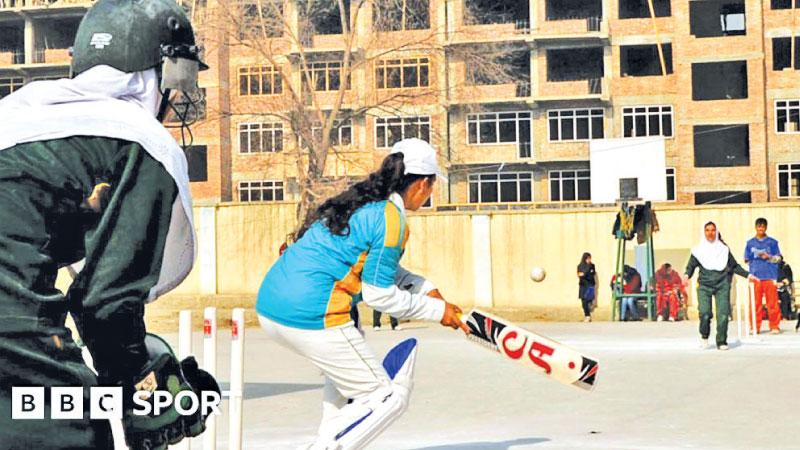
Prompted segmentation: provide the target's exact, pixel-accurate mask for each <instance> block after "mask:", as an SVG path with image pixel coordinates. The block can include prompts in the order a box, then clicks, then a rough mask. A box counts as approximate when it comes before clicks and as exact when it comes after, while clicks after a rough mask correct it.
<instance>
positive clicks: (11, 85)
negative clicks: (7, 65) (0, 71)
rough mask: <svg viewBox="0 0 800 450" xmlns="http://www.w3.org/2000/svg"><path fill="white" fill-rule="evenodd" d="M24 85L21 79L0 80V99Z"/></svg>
mask: <svg viewBox="0 0 800 450" xmlns="http://www.w3.org/2000/svg"><path fill="white" fill-rule="evenodd" d="M24 84H25V80H24V79H23V78H22V77H14V78H0V98H3V97H5V96H6V95H8V94H10V93H12V92H14V91H16V90H17V89H19V88H21V87H22V86H23V85H24Z"/></svg>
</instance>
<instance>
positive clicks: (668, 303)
mask: <svg viewBox="0 0 800 450" xmlns="http://www.w3.org/2000/svg"><path fill="white" fill-rule="evenodd" d="M681 297H682V298H686V291H685V290H684V289H683V281H682V280H681V276H680V275H678V272H676V271H674V270H672V264H670V263H664V264H663V265H662V266H661V268H660V269H658V271H656V314H657V315H658V316H657V318H656V320H657V321H659V322H661V321H663V320H664V317H668V318H669V321H670V322H675V320H677V318H678V309H679V308H680V307H681ZM665 308H669V311H668V312H669V315H665V314H664V309H665Z"/></svg>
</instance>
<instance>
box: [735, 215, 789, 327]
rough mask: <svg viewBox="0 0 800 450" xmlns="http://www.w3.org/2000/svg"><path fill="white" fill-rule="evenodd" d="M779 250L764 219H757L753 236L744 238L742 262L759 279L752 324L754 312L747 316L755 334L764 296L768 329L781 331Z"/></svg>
mask: <svg viewBox="0 0 800 450" xmlns="http://www.w3.org/2000/svg"><path fill="white" fill-rule="evenodd" d="M782 259H783V257H782V256H781V249H780V248H779V247H778V241H777V240H775V239H773V238H771V237H769V236H767V219H765V218H763V217H759V218H758V219H756V235H755V237H753V238H751V239H750V240H749V241H747V244H745V248H744V262H746V263H748V264H749V265H750V273H752V274H753V276H755V277H756V278H758V281H754V282H753V285H754V286H753V287H754V291H755V298H754V299H753V302H752V305H751V306H752V307H754V308H755V311H756V314H755V316H756V323H755V325H754V324H753V323H752V321H753V317H752V316H753V315H752V314H751V315H750V317H748V320H749V321H750V322H751V323H750V326H751V328H752V327H753V326H755V330H756V332H757V333H760V332H761V320H762V319H761V308H762V306H761V305H762V299H764V298H766V303H767V314H768V315H769V329H770V332H771V333H772V334H779V333H780V332H781V310H780V306H779V304H778V284H777V280H778V263H780V262H781V260H782Z"/></svg>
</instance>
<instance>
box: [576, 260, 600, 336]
mask: <svg viewBox="0 0 800 450" xmlns="http://www.w3.org/2000/svg"><path fill="white" fill-rule="evenodd" d="M596 277H597V272H596V271H595V268H594V264H592V255H591V254H590V253H589V252H585V253H584V254H583V256H581V262H580V264H578V298H579V299H581V306H582V307H583V321H584V322H591V321H592V303H593V302H594V298H595V294H596V291H595V285H596V282H597V278H596Z"/></svg>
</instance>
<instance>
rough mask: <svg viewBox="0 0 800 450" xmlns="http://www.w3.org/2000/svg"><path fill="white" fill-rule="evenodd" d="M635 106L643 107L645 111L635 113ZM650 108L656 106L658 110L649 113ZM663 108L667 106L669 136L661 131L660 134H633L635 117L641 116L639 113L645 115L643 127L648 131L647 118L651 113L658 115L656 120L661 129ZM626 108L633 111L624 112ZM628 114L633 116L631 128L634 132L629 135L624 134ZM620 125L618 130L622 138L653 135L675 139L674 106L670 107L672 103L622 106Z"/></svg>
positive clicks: (648, 123) (648, 122)
mask: <svg viewBox="0 0 800 450" xmlns="http://www.w3.org/2000/svg"><path fill="white" fill-rule="evenodd" d="M636 108H645V112H644V113H637V112H636V111H635V110H636ZM650 108H658V109H659V110H658V112H655V113H651V112H650V111H649V109H650ZM664 108H669V116H670V128H671V130H672V134H671V135H670V136H664V134H663V133H661V134H643V135H641V136H637V135H636V134H635V132H636V117H637V116H641V115H644V117H645V127H646V129H647V131H648V132H649V131H650V120H649V119H650V116H651V115H657V116H658V117H659V121H658V123H659V127H660V128H661V130H662V131H663V128H664V126H663V117H664V115H666V113H665V112H664ZM626 109H630V110H633V111H632V112H630V113H626V112H625V110H626ZM628 116H631V117H633V128H632V130H633V131H634V134H633V135H631V136H625V118H626V117H628ZM621 126H622V130H620V136H622V138H623V139H631V138H638V137H655V136H661V137H663V138H665V139H675V111H674V108H673V107H672V105H631V106H623V107H622V123H621Z"/></svg>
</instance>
